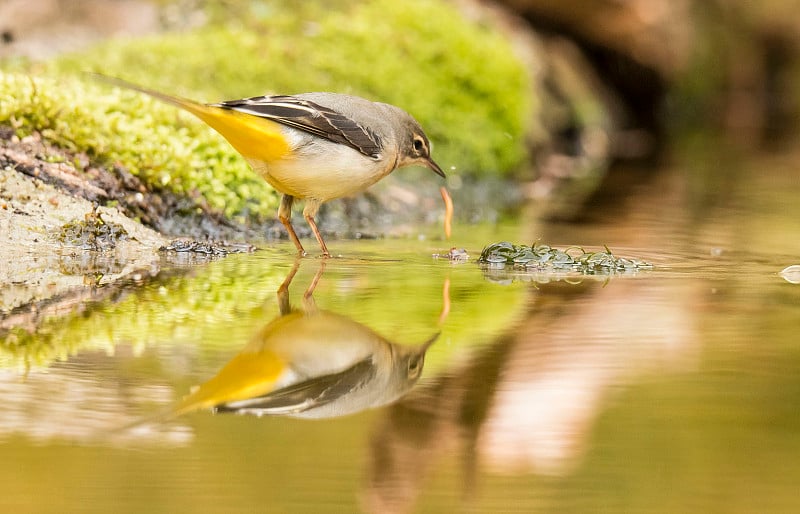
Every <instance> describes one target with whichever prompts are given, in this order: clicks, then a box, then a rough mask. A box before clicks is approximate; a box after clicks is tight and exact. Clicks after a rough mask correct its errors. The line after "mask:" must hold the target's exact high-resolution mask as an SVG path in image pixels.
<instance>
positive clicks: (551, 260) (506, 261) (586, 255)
mask: <svg viewBox="0 0 800 514" xmlns="http://www.w3.org/2000/svg"><path fill="white" fill-rule="evenodd" d="M478 262H479V263H480V264H482V265H484V266H485V267H486V268H488V269H493V270H503V269H506V268H507V267H511V268H512V269H513V270H519V271H525V272H531V273H541V272H553V273H555V274H559V273H568V274H580V275H614V274H630V273H636V272H637V271H641V270H649V269H652V268H653V265H652V264H649V263H647V262H644V261H640V260H638V259H629V258H625V257H617V256H616V255H614V254H613V253H611V250H609V249H608V247H606V248H605V251H598V252H587V251H586V250H584V249H583V248H581V247H579V246H571V247H569V248H567V249H565V250H560V249H558V248H553V247H552V246H549V245H546V244H540V243H534V244H532V245H531V246H526V245H515V244H512V243H509V242H507V241H502V242H499V243H494V244H491V245H489V246H487V247H486V248H484V249H483V251H482V252H481V256H480V258H479V259H478Z"/></svg>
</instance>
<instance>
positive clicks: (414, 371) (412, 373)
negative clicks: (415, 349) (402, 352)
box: [408, 357, 423, 378]
mask: <svg viewBox="0 0 800 514" xmlns="http://www.w3.org/2000/svg"><path fill="white" fill-rule="evenodd" d="M422 363H423V359H422V358H421V357H415V358H413V359H411V360H410V361H409V363H408V376H409V378H416V377H418V376H419V374H420V373H421V372H422Z"/></svg>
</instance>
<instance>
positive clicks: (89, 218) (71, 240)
mask: <svg viewBox="0 0 800 514" xmlns="http://www.w3.org/2000/svg"><path fill="white" fill-rule="evenodd" d="M58 239H59V240H60V241H61V242H62V243H66V244H70V245H73V246H80V247H81V248H83V249H84V250H99V251H102V250H112V249H114V248H116V246H117V242H119V241H124V240H126V239H128V231H126V230H125V228H124V227H123V226H122V225H120V224H119V223H114V222H112V221H105V220H104V219H103V218H102V216H101V215H100V213H99V212H97V209H92V212H90V213H88V214H87V215H86V216H84V218H83V219H82V220H73V221H70V222H69V223H66V224H65V225H64V226H62V227H61V230H60V231H59V235H58Z"/></svg>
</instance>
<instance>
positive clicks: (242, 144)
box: [90, 73, 289, 163]
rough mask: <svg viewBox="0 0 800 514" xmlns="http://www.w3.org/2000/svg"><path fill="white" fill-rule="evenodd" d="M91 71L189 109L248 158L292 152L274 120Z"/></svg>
mask: <svg viewBox="0 0 800 514" xmlns="http://www.w3.org/2000/svg"><path fill="white" fill-rule="evenodd" d="M90 75H91V76H93V77H94V78H96V79H98V80H101V81H103V82H107V83H109V84H113V85H115V86H118V87H124V88H126V89H132V90H134V91H138V92H140V93H144V94H146V95H150V96H152V97H153V98H157V99H158V100H161V101H162V102H165V103H168V104H171V105H175V106H177V107H180V108H181V109H184V110H186V111H189V112H190V113H192V114H194V115H195V116H197V117H198V118H200V119H201V120H203V121H204V122H205V123H207V124H208V125H209V126H210V127H211V128H213V129H214V130H216V131H217V132H219V133H220V134H221V135H222V137H224V138H225V139H227V140H228V142H229V143H230V144H231V146H233V147H234V148H235V149H236V151H237V152H239V153H240V154H242V155H243V156H244V157H246V158H248V159H255V160H259V161H263V162H267V163H269V162H272V161H276V160H278V159H282V158H285V157H286V156H287V155H289V142H288V141H287V139H286V137H285V136H284V135H283V131H282V129H281V125H280V124H278V123H275V122H274V121H270V120H268V119H265V118H259V117H258V116H253V115H250V114H244V113H240V112H236V111H232V110H229V109H222V108H221V107H214V106H212V105H206V104H201V103H199V102H195V101H193V100H188V99H185V98H180V97H177V96H171V95H167V94H164V93H161V92H159V91H155V90H152V89H147V88H144V87H142V86H138V85H136V84H132V83H130V82H126V81H124V80H122V79H118V78H116V77H109V76H106V75H101V74H99V73H91V74H90Z"/></svg>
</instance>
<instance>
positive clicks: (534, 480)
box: [0, 156, 800, 514]
mask: <svg viewBox="0 0 800 514" xmlns="http://www.w3.org/2000/svg"><path fill="white" fill-rule="evenodd" d="M795 157H796V156H795ZM714 162H716V161H713V160H712V161H711V164H709V162H706V161H703V163H701V164H698V163H697V162H695V161H691V160H690V161H686V162H683V161H679V162H678V163H677V164H676V165H674V166H671V167H669V168H667V169H664V170H660V171H654V170H642V169H638V170H627V171H626V170H617V171H616V172H615V174H614V175H613V176H614V177H615V180H612V181H611V182H610V184H609V186H608V188H607V193H606V194H604V195H603V196H601V197H599V198H597V199H595V200H594V201H593V203H592V204H591V205H590V206H589V207H588V208H587V211H586V212H587V214H586V216H585V218H584V219H583V220H582V221H581V222H580V223H571V224H564V223H561V224H558V223H543V222H533V221H525V220H526V219H528V218H529V216H521V217H520V218H519V219H517V220H516V221H515V222H513V223H509V224H506V225H503V226H500V227H497V226H495V227H475V226H464V225H461V226H459V225H456V226H455V227H454V234H453V240H452V241H451V242H444V241H442V240H437V239H435V238H430V237H429V238H427V239H408V240H377V241H329V246H330V247H331V249H332V250H333V251H334V253H339V254H341V255H342V257H339V258H334V259H330V260H328V261H326V262H324V263H323V262H322V261H321V260H320V259H316V258H305V259H302V260H301V261H300V262H299V263H298V262H295V259H294V257H293V254H292V249H291V246H290V243H282V244H278V245H276V246H265V247H264V248H262V249H261V250H260V251H258V252H256V253H254V254H250V255H233V256H229V257H227V258H224V259H219V260H215V261H212V262H206V263H199V264H189V263H180V262H178V263H176V262H166V261H165V263H163V266H162V267H161V269H160V271H158V272H157V273H152V276H151V275H147V274H145V275H144V276H142V277H139V278H138V279H137V280H131V281H129V282H128V283H126V284H124V285H123V287H122V288H120V290H119V291H117V292H116V293H115V294H113V295H109V296H108V298H107V299H105V300H103V301H101V302H99V304H97V305H93V306H88V307H85V308H83V309H81V310H80V312H75V313H72V314H70V313H69V312H67V313H59V315H58V316H56V315H53V316H51V317H50V318H48V319H45V320H39V323H38V325H37V327H36V330H35V332H34V333H33V335H31V336H25V337H23V336H21V335H20V333H17V334H16V336H15V338H8V337H7V338H6V340H4V341H3V345H2V346H0V365H2V371H0V405H1V407H0V454H1V455H2V459H0V512H25V513H38V512H42V513H45V512H103V513H107V512H115V513H118V514H121V513H142V512H148V513H162V512H163V513H174V512H231V513H240V512H270V513H272V512H279V513H282V512H287V513H289V512H292V513H293V512H359V511H364V512H380V513H391V512H430V513H439V512H454V511H455V512H526V513H527V512H576V513H577V512H704V513H705V512H726V513H727V512H734V513H738V512H742V513H745V512H748V513H749V512H796V511H798V510H800V495H798V489H797V484H798V483H800V409H798V405H800V336H799V334H800V285H797V284H793V283H791V282H790V281H789V280H787V279H786V278H784V277H782V276H781V275H780V272H781V270H783V269H784V268H786V267H787V266H790V265H793V264H800V239H798V237H797V236H798V234H800V202H798V201H797V197H798V189H799V188H800V166H798V164H797V162H800V160H798V159H794V158H792V157H791V156H774V157H764V158H759V159H757V160H744V161H742V162H739V163H737V166H735V167H732V168H731V170H730V171H726V172H724V173H715V174H714V176H715V177H716V178H715V179H714V182H713V184H711V185H709V183H708V182H707V174H708V169H709V168H712V169H713V168H714V166H721V164H716V165H715V164H714ZM717 171H719V170H717ZM503 239H506V240H511V241H514V242H517V243H531V242H534V241H536V240H537V239H539V240H541V241H543V242H546V243H548V244H551V245H554V246H559V247H568V246H570V245H581V246H584V247H587V248H595V249H601V248H602V246H603V245H607V246H608V247H609V248H610V249H611V250H612V251H613V252H614V253H615V254H617V255H620V256H626V257H634V258H638V259H643V260H646V261H648V262H650V263H652V264H653V265H654V267H653V269H652V270H645V271H640V272H638V273H635V274H629V275H625V276H606V277H585V278H576V277H571V278H564V277H556V276H548V275H547V274H541V273H540V274H537V275H531V274H528V273H522V272H514V271H493V272H491V273H490V272H487V271H485V270H484V269H482V268H481V267H480V266H478V265H477V264H476V262H475V261H476V259H477V257H478V255H479V253H480V250H481V248H482V247H483V246H484V245H485V244H487V243H490V242H494V241H498V240H503ZM451 245H457V246H462V247H465V248H466V249H467V250H468V252H469V254H470V256H471V258H470V259H469V260H467V261H466V262H451V261H449V260H447V259H442V258H439V259H435V258H433V257H432V255H433V254H436V253H445V252H446V251H447V250H448V248H449V247H450V246H451ZM196 386H199V388H197V387H196ZM211 405H220V406H221V407H220V408H219V409H218V410H217V412H216V413H215V412H213V411H212V409H211V408H210V406H211ZM237 412H238V413H242V412H249V413H250V414H251V415H237ZM256 414H260V416H259V415H256Z"/></svg>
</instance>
